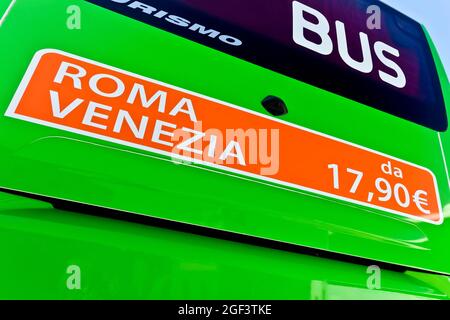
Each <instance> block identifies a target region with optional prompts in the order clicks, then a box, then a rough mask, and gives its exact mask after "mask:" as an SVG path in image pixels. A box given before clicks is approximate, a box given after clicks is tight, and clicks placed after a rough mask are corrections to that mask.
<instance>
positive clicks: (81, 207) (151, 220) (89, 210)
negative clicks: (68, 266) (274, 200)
mask: <svg viewBox="0 0 450 320" xmlns="http://www.w3.org/2000/svg"><path fill="white" fill-rule="evenodd" d="M0 192H4V193H7V194H12V195H16V196H21V197H25V198H29V199H34V200H39V201H43V202H47V203H50V204H51V205H52V206H53V207H54V208H55V209H58V210H62V211H69V212H76V213H82V214H87V215H91V216H96V217H101V218H107V219H114V220H119V221H125V222H130V223H137V224H141V225H147V226H151V227H157V228H164V229H170V230H173V231H177V232H183V233H190V234H195V235H199V236H204V237H210V238H215V239H219V240H225V241H232V242H240V243H244V244H249V245H253V246H258V247H263V248H268V249H273V250H278V251H287V252H292V253H297V254H304V255H309V256H314V257H317V258H323V259H330V260H337V261H340V262H345V263H351V264H358V265H363V266H370V265H377V266H379V267H380V268H382V269H384V270H390V271H394V272H406V271H415V272H421V273H428V274H434V275H442V276H450V274H448V273H443V272H436V271H429V270H422V269H419V268H414V267H407V266H402V265H399V264H394V263H388V262H381V261H377V260H373V259H368V258H363V257H356V256H351V255H347V254H343V253H337V252H330V251H326V250H323V249H317V248H310V247H306V246H302V245H296V244H290V243H285V242H281V241H278V240H270V239H263V238H259V237H255V236H250V235H243V234H238V233H233V232H231V231H224V230H217V229H212V228H208V227H202V226H197V225H191V224H186V223H183V222H177V221H171V220H167V219H163V218H157V217H151V216H146V215H141V214H133V213H131V212H126V211H121V210H115V209H109V208H103V207H99V206H95V205H89V204H84V203H79V202H74V201H68V200H61V199H56V198H52V197H47V196H42V195H36V194H32V193H28V192H24V191H17V190H11V189H6V188H1V187H0Z"/></svg>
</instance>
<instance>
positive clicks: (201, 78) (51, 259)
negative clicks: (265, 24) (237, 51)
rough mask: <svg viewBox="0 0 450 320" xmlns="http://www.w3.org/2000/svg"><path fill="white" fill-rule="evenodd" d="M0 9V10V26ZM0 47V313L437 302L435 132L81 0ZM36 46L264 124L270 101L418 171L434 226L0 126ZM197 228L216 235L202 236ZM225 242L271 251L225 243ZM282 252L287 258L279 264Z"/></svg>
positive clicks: (441, 281)
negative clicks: (9, 302) (428, 185)
mask: <svg viewBox="0 0 450 320" xmlns="http://www.w3.org/2000/svg"><path fill="white" fill-rule="evenodd" d="M10 3H11V1H9V0H0V16H1V15H3V13H4V12H5V11H6V9H7V8H8V6H9V4H10ZM72 5H75V6H78V7H79V8H80V12H81V19H82V20H81V23H82V24H81V28H80V29H75V30H72V29H70V28H68V27H67V25H66V24H67V18H68V16H69V15H70V12H72V11H69V13H67V12H68V11H67V10H68V7H69V6H72ZM425 33H426V31H425ZM427 37H428V35H427ZM428 42H429V44H430V47H431V51H432V53H433V57H434V61H435V63H436V68H437V71H438V74H439V78H440V83H441V87H442V90H443V92H444V99H445V102H446V106H447V109H448V106H450V87H449V82H448V79H447V76H446V74H445V71H444V68H443V65H442V63H441V62H440V59H439V57H438V54H437V51H436V49H435V48H434V46H433V44H432V41H431V39H430V38H429V37H428ZM0 43H1V47H0V74H1V77H2V81H1V91H0V113H1V116H0V137H1V138H0V150H1V157H0V168H1V169H0V170H1V175H0V187H1V188H2V190H3V191H4V192H2V193H0V242H1V245H0V254H1V258H0V298H1V299H448V298H449V297H450V277H448V276H447V275H448V274H450V250H448V244H447V240H448V239H449V235H450V224H449V223H448V221H447V220H448V219H449V217H450V182H449V180H448V176H447V173H446V167H445V160H447V162H449V161H450V133H449V131H448V130H447V131H445V132H437V131H435V130H432V129H429V128H426V127H423V126H420V125H418V124H416V123H413V122H410V121H407V120H404V119H401V118H399V117H396V116H393V115H390V114H387V113H385V112H382V111H379V110H376V109H373V108H369V107H367V106H365V105H363V104H361V103H358V102H355V101H352V100H350V99H346V98H344V97H342V96H338V95H336V94H333V93H331V92H327V91H325V90H322V89H319V88H316V87H314V86H311V85H308V84H306V83H303V82H299V81H297V80H295V79H292V78H290V77H287V76H284V75H281V74H279V73H276V72H274V71H271V70H268V69H265V68H263V67H260V66H257V65H255V64H252V63H249V62H247V61H244V60H241V59H238V58H236V57H233V56H231V55H227V54H225V53H222V52H220V51H217V50H214V49H212V48H208V47H207V46H204V45H201V44H199V43H196V42H193V41H190V40H188V39H185V38H182V37H179V36H177V35H174V34H172V33H169V32H166V31H163V30H160V29H157V28H155V27H152V26H149V25H147V24H144V23H141V22H139V21H136V20H133V19H130V18H128V17H126V16H122V15H119V14H117V13H114V12H112V11H110V10H107V9H104V8H102V7H99V6H96V5H94V4H92V3H89V2H87V1H82V0H58V1H55V0H40V1H35V0H17V1H16V2H15V4H14V5H13V6H12V7H11V10H10V12H9V14H8V15H7V16H6V18H5V20H4V21H3V24H2V25H1V26H0ZM47 48H51V49H57V50H62V51H65V52H69V53H72V54H76V55H78V56H82V57H85V58H88V59H92V60H95V61H99V62H101V63H104V64H107V65H110V66H114V67H117V68H120V69H122V70H126V71H129V72H133V73H136V74H139V75H142V76H146V77H149V78H152V79H157V80H159V81H162V82H165V83H169V84H171V85H174V86H178V87H181V88H184V89H187V90H192V91H194V92H198V93H201V94H203V95H206V96H208V97H212V98H214V99H218V100H221V101H226V102H229V103H232V104H234V105H237V106H242V107H244V108H247V109H249V110H253V111H256V112H259V113H262V114H266V115H268V112H267V111H265V110H264V109H263V108H262V107H261V100H262V99H263V98H264V97H266V96H268V95H275V96H278V97H282V99H283V100H284V101H285V102H286V104H287V105H288V106H289V113H288V114H287V115H284V116H282V117H281V118H282V119H283V120H284V121H287V122H290V123H293V124H297V125H300V126H302V127H306V128H310V129H312V130H315V131H318V132H322V133H325V134H328V135H331V136H333V137H337V138H339V139H343V140H345V141H349V142H352V143H355V144H357V145H361V146H364V147H367V148H370V149H372V150H376V151H379V152H382V153H385V154H388V155H391V156H393V157H397V158H400V159H403V160H405V161H409V162H412V163H415V164H417V165H420V166H423V167H426V168H428V169H430V170H431V171H432V172H433V173H434V175H435V176H436V179H437V184H438V188H439V195H440V199H441V205H442V207H443V212H444V222H443V224H441V225H433V224H428V223H421V222H418V221H412V220H410V219H408V218H405V217H400V216H395V215H393V214H391V213H387V212H383V211H381V210H377V209H371V208H366V207H362V206H359V205H349V204H348V203H346V202H345V201H341V200H333V201H331V200H330V199H326V198H325V197H318V196H315V195H313V194H310V193H308V192H299V191H295V190H288V189H287V188H279V187H277V186H275V185H272V184H261V183H257V181H254V180H251V179H238V178H236V177H234V176H230V175H224V174H218V173H217V172H213V171H210V170H200V169H199V168H198V167H201V166H197V165H189V166H187V165H183V164H176V163H173V162H171V161H167V160H168V159H167V158H164V157H155V156H154V155H152V154H151V153H149V152H145V151H139V150H135V149H133V148H131V147H126V146H121V145H117V144H114V143H111V142H105V141H101V140H97V139H95V138H90V137H85V136H81V135H77V134H75V133H70V132H65V131H62V130H58V129H54V128H49V127H44V126H39V125H36V124H32V123H29V122H25V121H20V120H17V119H12V118H8V117H6V116H4V113H5V111H6V109H7V108H8V106H9V104H10V102H11V99H12V97H13V95H14V93H15V92H16V90H17V88H18V86H19V83H20V81H21V80H22V77H23V75H24V74H25V71H26V69H27V67H28V66H29V64H30V61H31V59H32V57H33V56H34V54H35V53H36V52H38V51H39V50H41V49H47ZM212 70H213V72H212ZM236 72H238V76H236ZM36 104H39V102H38V101H36ZM305 106H312V107H305ZM324 115H326V116H324ZM349 128H351V130H349ZM299 152H301V151H299ZM161 160H166V161H161ZM11 190H14V192H13V191H11ZM16 191H20V192H23V194H21V195H20V194H13V193H15V192H16ZM26 195H29V196H26ZM36 195H40V196H45V197H48V198H52V199H65V200H67V201H69V202H70V201H73V202H74V203H87V204H90V205H93V206H98V207H108V208H114V209H117V210H121V211H124V212H129V213H127V214H128V215H130V216H131V215H133V214H134V213H136V214H140V215H145V216H150V217H153V218H161V219H165V220H170V221H176V222H180V223H187V224H188V225H193V226H201V227H205V229H202V230H204V231H205V232H204V233H203V234H199V233H202V232H195V233H191V232H189V231H188V229H186V230H178V231H177V230H173V229H170V228H164V227H158V226H151V225H148V224H141V223H137V222H132V221H130V222H128V221H124V220H123V219H121V220H116V219H112V218H110V217H98V216H95V215H91V214H87V213H83V212H78V211H82V210H75V209H74V210H70V208H69V209H67V208H65V209H64V210H62V208H58V207H57V206H53V205H52V204H51V203H50V202H49V201H46V200H45V198H39V197H36ZM92 210H94V211H95V207H94V209H91V211H90V213H92ZM94 213H95V212H94ZM127 214H124V216H126V215H127ZM208 229H215V230H221V231H225V232H226V233H229V234H230V237H225V239H220V237H212V236H208V232H207V230H208ZM233 234H240V235H242V234H243V235H248V236H251V237H252V239H258V238H261V239H265V240H264V241H265V242H264V244H267V243H269V242H270V241H274V242H276V243H277V244H279V246H277V247H276V248H271V246H270V245H257V244H256V242H257V241H256V240H255V243H252V242H251V241H249V243H246V242H245V241H242V242H241V241H239V240H233V236H232V235H233ZM236 239H239V237H237V238H236ZM267 241H269V242H267ZM280 243H281V244H280ZM283 243H286V244H289V248H290V249H286V250H284V249H283V245H282V244H283ZM295 246H297V247H298V250H291V249H292V248H293V247H295ZM302 248H307V249H308V250H310V249H317V250H320V252H322V253H324V254H322V255H320V256H314V255H311V254H306V253H302ZM326 252H329V253H332V254H338V255H331V256H329V257H328V256H327V255H326ZM342 257H348V259H345V258H343V259H341V258H342ZM352 258H355V260H354V262H353V261H352ZM364 259H367V260H364ZM341 260H342V261H341ZM377 263H378V264H379V265H380V267H381V269H380V272H381V278H380V279H381V282H379V283H378V284H379V286H377V287H376V288H373V287H372V285H373V276H374V275H376V273H377V271H376V269H373V268H371V267H370V266H372V265H377ZM73 266H76V268H79V270H78V271H79V272H80V275H81V278H80V279H81V282H80V288H79V289H78V288H72V287H71V286H70V283H69V282H70V281H71V275H72V272H73V270H74V269H73ZM389 266H394V267H393V268H390V267H389ZM403 269H405V270H406V271H403ZM374 270H375V271H374Z"/></svg>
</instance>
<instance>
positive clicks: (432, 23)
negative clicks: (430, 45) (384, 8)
mask: <svg viewBox="0 0 450 320" xmlns="http://www.w3.org/2000/svg"><path fill="white" fill-rule="evenodd" d="M382 1H383V2H384V3H386V4H388V5H390V6H391V7H393V8H395V9H397V10H399V11H401V12H403V13H405V14H406V15H408V16H409V17H411V18H413V19H414V20H416V21H418V22H420V23H422V24H423V25H425V27H426V28H427V30H428V32H429V33H430V34H431V38H432V39H433V42H434V44H435V45H436V47H437V49H438V51H439V55H440V57H441V59H442V61H443V63H444V65H445V69H446V71H447V75H448V76H450V0H382Z"/></svg>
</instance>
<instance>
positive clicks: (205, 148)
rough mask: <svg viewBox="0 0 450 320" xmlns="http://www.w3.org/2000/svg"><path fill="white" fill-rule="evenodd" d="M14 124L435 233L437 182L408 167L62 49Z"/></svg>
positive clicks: (26, 95)
mask: <svg viewBox="0 0 450 320" xmlns="http://www.w3.org/2000/svg"><path fill="white" fill-rule="evenodd" d="M6 115H7V116H9V117H13V118H16V119H22V120H25V121H29V122H33V123H37V124H40V125H45V126H49V127H53V128H57V129H61V130H65V131H69V132H73V133H77V134H81V135H85V136H89V137H93V138H97V139H102V140H106V141H111V142H115V143H118V144H121V145H126V146H129V147H134V148H138V149H141V150H146V151H150V152H153V153H157V154H160V155H163V156H169V157H172V158H173V159H178V160H183V161H191V162H194V163H197V164H202V165H206V166H209V167H213V168H215V169H218V170H221V171H227V172H232V173H235V174H239V175H244V176H247V177H251V178H256V179H259V180H264V181H267V182H270V183H276V184H280V185H284V186H287V187H290V188H296V189H300V190H305V191H309V192H313V193H316V194H320V195H323V196H327V197H332V198H336V199H340V200H344V201H348V202H352V203H356V204H359V205H363V206H367V207H371V208H375V209H379V210H383V211H387V212H390V213H393V214H397V215H401V216H405V217H408V218H411V219H416V220H420V221H424V222H429V223H433V224H441V223H442V221H443V217H442V208H441V204H440V200H439V192H438V189H437V185H436V179H435V177H434V175H433V173H432V172H431V171H429V170H428V169H426V168H423V167H420V166H417V165H415V164H412V163H408V162H406V161H403V160H400V159H396V158H393V157H391V156H388V155H385V154H382V153H379V152H376V151H373V150H370V149H367V148H364V147H361V146H358V145H355V144H352V143H349V142H346V141H343V140H340V139H337V138H334V137H331V136H328V135H325V134H322V133H319V132H315V131H312V130H309V129H306V128H303V127H300V126H297V125H294V124H291V123H288V122H285V121H281V120H278V119H274V118H272V117H268V116H265V115H263V114H260V113H257V112H254V111H251V110H247V109H244V108H241V107H238V106H235V105H231V104H229V103H226V102H223V101H218V100H215V99H213V98H209V97H206V96H203V95H200V94H197V93H194V92H190V91H187V90H184V89H181V88H178V87H175V86H172V85H168V84H165V83H162V82H159V81H156V80H152V79H149V78H145V77H142V76H139V75H136V74H132V73H130V72H126V71H123V70H119V69H117V68H114V67H110V66H107V65H104V64H101V63H98V62H95V61H91V60H88V59H85V58H81V57H78V56H74V55H72V54H68V53H65V52H61V51H57V50H42V51H39V52H38V53H37V54H36V55H35V57H34V58H33V61H32V63H31V65H30V66H29V68H28V70H27V72H26V75H25V77H24V79H23V80H22V83H21V85H20V87H19V89H18V90H17V92H16V95H15V97H14V98H13V101H12V102H11V105H10V106H9V108H8V110H7V112H6Z"/></svg>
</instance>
